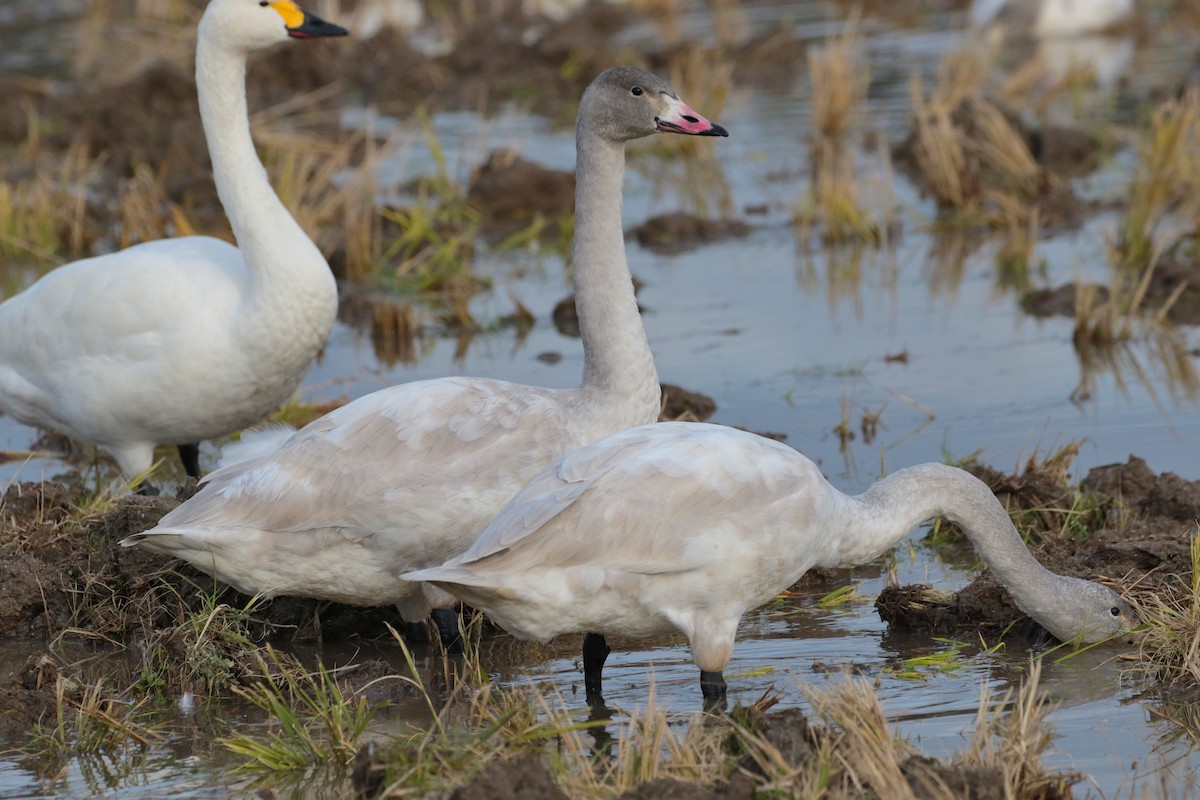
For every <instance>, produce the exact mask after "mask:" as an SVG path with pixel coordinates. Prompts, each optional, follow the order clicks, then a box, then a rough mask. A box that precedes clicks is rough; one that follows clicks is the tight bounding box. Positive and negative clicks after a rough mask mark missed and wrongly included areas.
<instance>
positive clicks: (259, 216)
mask: <svg viewBox="0 0 1200 800" xmlns="http://www.w3.org/2000/svg"><path fill="white" fill-rule="evenodd" d="M345 34H346V30H345V29H343V28H340V27H338V26H337V25H332V24H330V23H327V22H325V21H324V20H321V19H319V18H318V17H315V16H313V15H311V14H307V13H305V12H304V11H301V10H300V9H299V8H298V7H297V6H296V5H295V3H293V2H291V0H276V2H259V0H213V2H211V3H210V4H209V6H208V8H207V9H206V10H205V12H204V16H203V17H202V19H201V20H200V31H199V38H198V41H197V46H196V86H197V89H198V92H199V99H200V116H201V119H202V120H203V122H204V133H205V136H206V138H207V140H208V148H209V153H210V155H211V156H212V165H213V178H214V180H215V181H216V185H217V191H218V194H219V195H220V198H221V204H222V205H223V206H224V208H225V213H226V214H228V215H229V221H230V223H231V224H232V226H233V232H234V235H235V236H236V237H237V241H238V245H239V246H240V248H241V249H240V250H239V249H238V248H237V247H234V246H233V245H231V244H229V243H228V242H224V241H221V240H220V239H215V238H211V237H207V236H187V237H181V238H177V239H163V240H160V241H155V242H147V243H145V244H140V245H136V246H134V247H130V248H128V249H125V250H121V251H119V252H116V253H112V254H110V255H105V256H99V257H96V258H89V259H85V260H83V261H76V262H74V263H71V264H67V265H66V266H63V267H59V268H58V269H56V270H54V271H53V272H51V273H49V274H48V275H46V277H44V278H42V279H41V280H40V281H38V282H37V283H35V284H34V285H33V286H31V287H30V288H29V289H27V290H25V291H24V292H22V293H21V294H18V295H16V296H15V297H12V298H10V299H9V300H7V301H6V302H4V303H3V304H0V408H2V409H3V410H4V412H5V413H7V414H9V415H10V416H12V417H13V418H15V419H16V420H18V421H20V422H22V423H25V424H26V425H34V426H37V427H41V428H52V429H54V430H58V431H61V432H62V433H64V434H66V435H67V436H69V437H71V438H72V439H79V440H82V441H86V442H92V443H94V444H96V445H97V446H98V447H99V448H100V449H102V450H103V451H105V452H107V453H108V454H109V455H111V456H112V457H113V458H114V459H116V461H117V464H118V465H119V466H120V468H121V472H122V473H124V475H125V477H126V478H132V477H133V476H136V475H138V474H140V473H143V472H145V471H147V470H148V469H149V468H150V466H151V463H152V461H153V458H154V446H155V445H156V444H175V445H179V451H180V455H181V456H182V457H183V460H184V465H185V467H186V468H187V471H188V474H190V475H194V476H196V477H199V469H200V468H199V462H198V443H199V442H200V441H201V440H204V439H212V438H216V437H220V436H224V435H226V434H228V433H231V432H233V431H236V430H239V429H241V428H244V427H245V426H247V425H251V424H253V423H255V422H258V421H259V420H261V419H262V418H263V417H264V416H265V415H266V414H267V413H268V412H270V411H271V410H272V409H274V408H275V407H276V406H278V405H279V404H280V403H281V402H283V401H284V400H286V399H287V398H288V397H289V396H290V395H291V394H292V392H293V391H295V389H296V386H297V385H298V384H299V382H300V379H301V378H302V377H303V376H304V374H305V372H306V371H307V370H308V367H309V364H310V362H311V361H312V359H313V357H314V356H315V355H316V354H317V352H318V351H319V350H320V348H321V347H322V346H323V345H324V343H325V339H326V337H328V335H329V331H330V329H331V328H332V326H333V320H334V316H335V314H336V313H337V286H336V285H335V283H334V279H333V275H332V274H331V273H330V271H329V266H328V264H326V263H325V259H324V257H322V255H321V253H320V251H319V250H317V247H316V245H314V244H313V243H312V241H311V240H310V239H309V238H308V236H307V235H305V233H304V231H303V230H302V229H301V228H300V226H299V225H297V224H296V221H295V220H294V219H293V218H292V215H291V214H289V213H288V210H287V209H286V208H285V207H284V205H283V203H281V202H280V201H279V198H278V197H277V196H276V195H275V192H274V191H273V190H272V189H271V185H270V184H269V183H268V182H267V174H266V171H265V170H264V169H263V166H262V164H261V162H260V161H259V159H258V155H257V153H256V152H255V150H254V142H253V141H252V140H251V138H250V123H249V118H248V116H247V111H246V86H245V75H246V59H247V58H248V57H249V55H250V54H251V53H252V52H254V51H256V50H261V49H263V48H266V47H270V46H271V45H274V44H277V43H279V42H283V41H286V40H287V39H288V38H289V37H290V38H294V39H308V38H313V37H318V36H344V35H345ZM131 102H136V98H134V99H132V101H131Z"/></svg>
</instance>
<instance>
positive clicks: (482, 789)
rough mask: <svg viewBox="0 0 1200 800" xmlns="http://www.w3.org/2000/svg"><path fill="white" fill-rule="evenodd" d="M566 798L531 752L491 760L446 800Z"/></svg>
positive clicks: (551, 799) (540, 799) (564, 793)
mask: <svg viewBox="0 0 1200 800" xmlns="http://www.w3.org/2000/svg"><path fill="white" fill-rule="evenodd" d="M498 798H506V799H508V800H567V795H566V792H564V791H563V790H562V789H560V788H558V786H556V785H555V783H554V780H553V779H552V778H551V777H550V772H549V771H548V770H547V769H546V767H545V765H543V764H542V761H541V759H539V758H538V757H537V756H536V755H534V754H533V753H522V754H521V755H519V756H516V757H514V758H510V759H506V760H504V761H493V762H492V763H490V764H488V765H487V766H486V767H484V768H483V770H482V771H481V772H480V773H479V774H478V775H477V776H475V779H474V780H473V781H471V782H470V783H468V784H467V785H466V786H461V787H459V788H458V789H455V790H454V792H453V793H452V794H451V795H450V800H498Z"/></svg>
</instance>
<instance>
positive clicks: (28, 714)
mask: <svg viewBox="0 0 1200 800" xmlns="http://www.w3.org/2000/svg"><path fill="white" fill-rule="evenodd" d="M58 679H59V670H58V662H56V661H55V660H54V658H53V657H52V656H50V655H49V654H47V653H37V654H34V655H31V656H30V657H29V658H28V659H27V660H26V661H25V664H24V666H22V667H21V669H20V670H18V671H17V672H16V673H15V674H11V673H10V674H8V675H0V738H4V739H9V740H13V739H16V738H18V737H22V736H27V735H28V734H29V731H30V730H32V729H33V726H34V725H36V724H37V723H38V722H39V721H40V720H42V719H45V718H46V717H47V716H48V715H50V714H52V713H53V712H54V710H55V706H56V700H57V695H56V692H57V685H58Z"/></svg>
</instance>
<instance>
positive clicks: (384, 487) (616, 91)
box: [123, 67, 728, 633]
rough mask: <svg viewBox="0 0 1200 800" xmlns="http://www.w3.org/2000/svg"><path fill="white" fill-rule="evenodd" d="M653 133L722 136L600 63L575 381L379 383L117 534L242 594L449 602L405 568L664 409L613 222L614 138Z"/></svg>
mask: <svg viewBox="0 0 1200 800" xmlns="http://www.w3.org/2000/svg"><path fill="white" fill-rule="evenodd" d="M657 131H667V132H673V133H686V134H694V135H700V136H726V135H728V134H727V133H726V132H725V130H724V129H723V128H721V127H720V126H718V125H714V124H713V123H711V122H709V121H708V120H706V119H704V117H702V116H700V115H699V114H697V113H696V112H695V111H693V110H692V109H691V108H689V107H688V106H687V104H685V103H684V102H683V101H681V100H680V99H679V97H678V96H676V94H675V93H674V91H672V90H671V88H670V86H668V85H667V84H666V83H665V82H664V81H662V80H661V79H660V78H657V77H655V76H654V75H651V74H650V73H648V72H644V71H642V70H639V69H633V68H631V67H616V68H613V69H609V70H606V71H605V72H603V73H602V74H601V75H600V76H599V77H598V78H596V80H595V81H593V82H592V84H591V85H590V86H589V87H588V88H587V90H586V91H585V92H584V95H583V100H582V101H581V102H580V105H579V118H578V121H577V124H576V134H575V136H576V158H577V162H578V166H577V171H576V189H575V219H576V222H575V241H574V250H573V255H572V265H573V268H572V272H573V279H574V283H575V299H576V303H577V307H578V311H579V327H580V334H581V338H582V340H583V349H584V368H583V385H582V386H581V387H579V388H576V389H543V388H540V387H535V386H523V385H520V384H514V383H507V382H504V381H496V380H485V379H481V378H446V379H440V380H431V381H420V382H416V383H409V384H404V385H401V386H394V387H391V388H388V389H382V390H380V391H378V392H374V393H373V394H369V395H366V396H365V397H361V398H359V399H357V400H355V401H354V402H352V403H349V404H348V405H345V406H343V407H342V408H339V409H337V410H336V411H333V412H331V413H329V414H327V415H326V416H324V417H322V418H320V419H318V420H316V421H315V422H313V423H311V424H310V425H308V426H307V427H305V428H304V429H303V430H300V431H298V432H295V433H290V434H289V433H287V432H284V433H278V432H266V433H262V434H259V436H258V438H257V441H255V440H254V439H253V438H252V440H251V442H250V443H249V444H247V445H245V446H244V448H241V449H235V450H234V451H233V452H232V453H231V454H230V456H229V457H228V458H227V459H226V461H223V462H222V466H220V467H219V468H218V469H217V470H215V471H214V472H212V473H211V474H210V475H209V476H208V478H207V481H206V483H205V484H204V486H203V488H202V489H201V491H200V492H199V493H198V494H196V495H195V496H194V497H192V498H191V499H190V500H188V501H186V502H185V503H183V504H182V505H180V506H179V508H177V509H175V510H174V511H172V512H171V513H170V514H168V515H167V516H165V517H163V519H162V521H161V522H160V523H159V525H158V526H157V527H156V528H153V529H152V530H149V531H146V532H144V533H140V534H136V535H134V536H130V537H128V538H127V539H125V540H124V541H123V544H126V545H133V544H138V543H144V544H145V545H146V546H147V547H150V548H151V549H153V550H156V551H158V552H161V553H165V554H167V555H171V556H176V557H178V558H182V559H184V560H186V561H188V562H190V563H191V564H192V565H194V566H195V567H196V568H198V569H200V570H203V571H204V572H207V573H209V574H211V575H213V576H215V577H217V578H218V579H220V580H222V581H224V582H226V583H229V584H232V585H233V586H235V587H237V588H238V589H240V590H241V591H243V592H246V593H262V594H265V595H299V596H303V597H314V598H319V599H324V600H333V601H337V602H342V603H350V604H355V605H384V604H390V603H396V604H398V605H399V606H400V614H401V616H402V617H403V618H404V619H405V620H406V621H409V622H412V621H415V620H423V619H424V618H425V616H426V615H428V613H429V610H430V605H431V601H432V604H433V605H434V606H437V605H445V604H451V603H453V598H451V597H449V596H447V595H445V594H444V593H442V592H437V591H436V590H432V591H433V594H432V596H429V597H427V596H426V595H425V594H424V593H423V591H422V587H421V586H420V585H419V584H416V583H410V582H408V581H402V580H400V578H399V575H400V573H402V572H407V571H410V570H414V569H420V568H422V567H428V566H433V565H436V564H441V563H442V562H443V561H445V560H446V559H447V558H450V557H451V556H454V555H457V554H458V553H461V552H462V551H464V550H466V549H467V547H469V546H470V545H471V543H472V542H474V541H475V539H476V537H478V535H479V533H480V531H482V530H483V529H484V527H486V526H487V524H488V522H490V521H491V519H492V517H493V516H495V514H496V512H497V511H499V510H500V508H501V507H502V506H503V505H504V504H505V503H506V502H508V500H509V499H510V498H511V497H512V496H513V495H514V494H516V493H517V491H518V490H519V489H520V488H521V487H522V486H524V485H525V483H526V482H527V481H528V480H529V479H530V478H531V477H533V475H534V473H536V472H537V471H538V470H539V469H541V468H542V467H543V466H545V465H546V464H547V463H549V461H550V460H551V459H553V458H555V457H556V456H559V455H561V454H563V453H565V452H567V451H568V450H570V449H571V448H573V447H577V446H579V445H581V444H584V443H586V442H590V441H594V440H595V439H599V438H600V437H602V436H606V435H608V434H610V433H613V432H614V431H619V430H624V429H625V428H630V427H633V426H635V425H641V424H644V423H646V422H651V421H653V420H655V419H657V418H658V413H659V404H660V397H661V395H660V389H659V384H658V374H657V372H656V371H655V368H654V359H653V357H652V356H651V354H650V346H649V344H648V342H647V341H646V332H645V330H644V329H643V327H642V320H641V317H640V316H639V315H638V307H637V302H636V300H635V299H634V295H633V283H632V281H631V279H630V275H629V267H628V265H627V264H626V261H625V242H624V233H623V229H622V224H621V183H622V180H623V177H624V171H625V143H626V142H628V141H630V140H632V139H637V138H640V137H643V136H648V135H650V134H652V133H655V132H657ZM226 462H228V463H226ZM429 588H430V589H431V587H429ZM438 622H439V627H443V626H444V625H445V623H446V620H445V616H444V615H442V616H441V618H439V620H438ZM422 627H423V623H422ZM409 630H410V632H411V633H416V632H417V631H416V630H414V629H413V628H410V629H409ZM443 632H445V631H444V628H443Z"/></svg>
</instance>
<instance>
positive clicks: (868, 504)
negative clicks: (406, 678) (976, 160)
mask: <svg viewBox="0 0 1200 800" xmlns="http://www.w3.org/2000/svg"><path fill="white" fill-rule="evenodd" d="M936 517H942V518H945V519H948V520H950V521H952V522H955V523H957V524H958V525H959V526H961V527H962V528H963V530H964V531H965V532H966V535H967V537H968V538H969V539H970V540H971V543H972V544H973V545H974V546H975V549H976V550H977V551H978V552H979V554H980V555H981V556H983V559H984V560H985V561H986V562H987V564H988V567H989V568H990V569H991V570H992V572H993V573H995V575H996V577H997V578H999V579H1000V581H1001V582H1002V583H1003V584H1004V585H1005V586H1006V587H1007V588H1008V590H1009V592H1010V593H1011V594H1012V596H1013V599H1014V600H1015V601H1016V602H1017V605H1018V606H1020V607H1021V610H1022V611H1024V612H1025V613H1027V614H1029V616H1031V617H1033V618H1034V619H1035V620H1037V621H1038V622H1040V623H1041V624H1042V625H1043V626H1045V628H1046V629H1047V630H1049V631H1050V632H1051V633H1053V634H1054V635H1055V636H1057V637H1058V638H1060V639H1063V640H1072V639H1075V638H1076V637H1079V638H1081V639H1082V640H1083V641H1085V642H1096V641H1100V640H1104V639H1108V638H1110V637H1112V636H1114V635H1116V634H1119V633H1121V632H1122V631H1128V630H1130V629H1131V628H1132V626H1133V624H1134V614H1133V611H1132V610H1131V609H1130V607H1129V606H1128V605H1127V604H1126V603H1125V602H1124V601H1123V600H1121V598H1120V597H1119V596H1118V595H1117V593H1116V592H1114V591H1112V590H1111V589H1108V588H1106V587H1104V586H1101V585H1100V584H1098V583H1093V582H1091V581H1085V580H1080V579H1078V578H1069V577H1065V576H1062V575H1057V574H1055V573H1053V572H1050V571H1049V570H1047V569H1045V568H1044V567H1042V566H1041V565H1040V564H1039V563H1038V562H1037V560H1036V559H1035V558H1034V557H1033V556H1032V555H1030V553H1029V551H1028V550H1027V549H1026V548H1025V544H1024V542H1022V541H1021V537H1020V535H1019V534H1018V533H1017V531H1016V529H1015V528H1014V527H1013V524H1012V521H1011V520H1010V519H1009V517H1008V514H1007V513H1005V511H1004V508H1003V507H1002V506H1001V505H1000V502H999V501H998V500H997V499H996V498H995V496H994V495H993V494H992V493H991V491H989V490H988V488H987V486H986V485H985V484H983V483H982V482H981V481H979V480H978V479H976V478H975V477H973V476H972V475H971V474H970V473H968V472H964V471H963V470H960V469H956V468H954V467H949V466H945V465H943V464H922V465H920V466H916V467H910V468H909V469H904V470H900V471H899V472H896V473H895V474H893V475H890V476H888V477H887V478H884V479H883V480H880V481H878V482H877V483H875V484H874V485H873V486H871V487H870V488H869V489H867V491H866V492H864V493H863V494H861V495H858V496H857V497H851V496H847V495H845V494H842V493H841V492H839V491H838V490H837V489H835V488H833V486H831V485H830V484H829V483H828V482H827V481H826V480H825V478H824V477H822V475H821V472H820V470H819V469H817V467H816V465H815V464H813V463H812V462H811V461H809V460H808V459H807V458H805V457H804V456H803V455H801V454H800V453H798V452H796V451H795V450H793V449H791V448H790V447H787V446H786V445H782V444H779V443H778V442H774V441H771V440H769V439H764V438H763V437H761V436H755V435H754V434H750V433H745V432H743V431H739V430H735V429H733V428H726V427H722V426H720V425H706V424H701V423H686V422H673V423H661V424H655V425H643V426H642V427H640V428H634V429H632V430H627V431H624V432H621V433H617V434H614V435H612V436H609V437H607V438H605V439H601V440H600V441H597V442H593V443H592V444H589V445H585V446H583V447H580V448H577V449H575V450H573V451H571V452H570V453H568V454H567V455H565V456H563V457H562V458H559V459H557V460H556V461H555V462H554V463H553V464H551V465H550V466H548V467H546V468H545V469H543V470H542V471H541V472H539V473H538V474H537V476H536V477H535V478H534V479H533V480H532V481H531V482H530V483H529V485H528V486H526V487H525V488H524V489H522V490H521V492H520V493H519V494H518V495H517V496H516V497H514V498H513V499H512V501H511V502H509V504H508V505H507V506H505V507H504V510H503V511H501V512H500V514H499V515H498V516H497V517H496V519H495V520H494V521H493V522H492V524H491V525H489V526H488V528H487V530H485V531H484V532H483V534H482V535H480V537H479V540H478V541H476V542H475V544H474V545H472V546H471V548H470V549H469V550H467V551H466V552H465V553H463V554H462V555H460V556H458V557H457V558H454V559H452V560H450V561H448V562H447V563H446V564H445V565H443V566H441V567H435V568H433V569H424V570H420V571H416V572H410V573H408V574H406V575H404V577H405V578H407V579H409V580H414V581H428V582H431V583H433V584H435V585H437V586H439V587H441V588H443V589H445V590H446V591H448V592H451V593H453V594H455V595H457V596H458V597H460V598H462V599H463V600H464V601H466V602H468V603H470V604H471V605H473V606H475V607H476V608H479V609H482V610H484V611H486V612H487V614H488V615H489V616H490V617H491V619H493V620H494V621H495V622H497V623H498V624H499V625H500V626H501V627H503V628H504V629H505V630H507V631H508V632H509V633H511V634H513V635H514V636H516V637H517V638H520V639H536V640H539V641H545V640H547V639H550V638H552V637H554V636H557V635H559V634H562V633H571V632H588V636H587V637H585V640H584V684H585V687H586V689H587V695H588V698H589V700H590V701H592V702H596V701H599V700H600V699H601V696H600V689H601V685H600V675H601V670H602V669H603V666H604V659H605V657H607V655H608V646H607V644H606V643H605V641H604V638H603V635H604V634H606V633H609V634H613V635H617V634H621V635H630V636H649V635H658V634H663V633H673V632H676V631H678V632H679V633H682V634H683V635H684V636H686V637H687V639H688V643H689V644H690V645H691V650H692V658H693V660H694V661H695V662H696V665H697V666H699V667H700V687H701V690H702V692H703V694H704V698H705V701H706V703H707V704H710V705H715V704H720V703H723V702H724V698H725V679H724V677H723V675H722V672H723V671H724V669H725V665H726V663H727V662H728V661H729V656H730V653H731V652H732V650H733V642H734V634H735V632H736V631H737V626H738V621H739V620H740V619H741V616H742V614H744V613H745V612H746V611H747V610H749V609H752V608H755V607H757V606H760V605H762V604H763V603H765V602H767V601H768V600H770V599H771V598H772V597H774V596H775V595H776V594H778V593H779V592H780V591H782V590H783V589H786V588H787V587H788V586H791V585H792V584H793V583H795V582H796V581H797V580H799V578H800V577H801V576H802V575H804V573H805V572H807V571H808V570H809V569H812V568H813V567H847V566H853V565H856V564H863V563H866V562H867V561H870V560H871V559H873V558H875V557H876V556H878V555H879V554H880V553H882V552H883V551H884V550H885V549H887V548H888V547H890V546H891V545H892V544H893V543H895V542H896V541H898V540H899V539H900V538H901V537H902V536H904V535H905V534H906V533H908V532H909V531H911V530H912V529H913V528H914V527H916V526H917V525H919V524H920V523H922V522H925V521H927V520H930V519H934V518H936Z"/></svg>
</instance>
